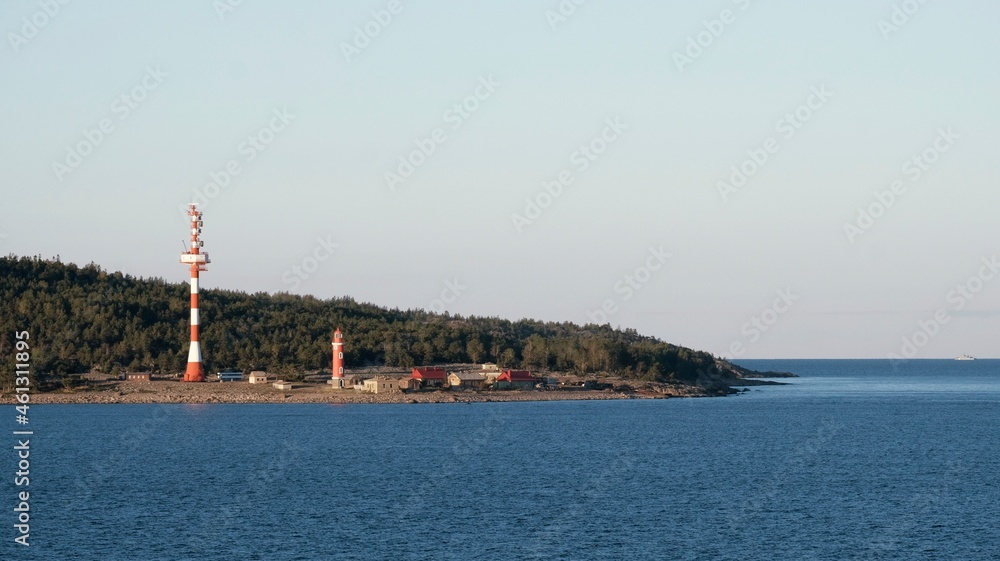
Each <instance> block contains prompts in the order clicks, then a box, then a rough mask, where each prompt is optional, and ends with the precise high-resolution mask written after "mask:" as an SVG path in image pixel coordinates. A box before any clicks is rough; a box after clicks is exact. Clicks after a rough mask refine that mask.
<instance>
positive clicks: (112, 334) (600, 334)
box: [0, 255, 728, 382]
mask: <svg viewBox="0 0 1000 561" xmlns="http://www.w3.org/2000/svg"><path fill="white" fill-rule="evenodd" d="M188 292H189V289H188V285H187V284H186V283H168V282H165V281H164V280H162V279H143V278H136V277H132V276H130V275H125V274H122V273H117V272H115V273H109V272H106V271H104V270H102V269H101V268H100V267H98V266H97V265H94V264H90V265H87V266H84V267H79V266H76V265H73V264H64V263H61V262H59V261H58V260H44V259H41V258H40V257H33V258H28V257H16V256H13V255H11V256H7V257H2V258H0V324H2V325H0V333H2V336H0V357H2V364H3V367H4V370H3V375H4V376H5V377H7V376H9V374H10V373H11V372H12V370H13V362H14V361H13V344H14V333H15V332H19V331H23V330H26V331H28V332H30V336H31V343H32V366H33V368H34V370H35V371H36V372H37V373H40V374H43V375H46V374H47V375H60V374H73V373H81V372H87V371H101V372H114V371H116V370H117V369H128V370H131V371H152V372H158V373H163V374H167V373H174V372H180V371H182V370H183V369H184V366H185V363H186V361H187V347H188V345H187V340H188V333H189V328H188V317H189V313H188V305H189V296H188ZM200 307H201V311H202V318H203V326H202V332H201V340H202V342H203V343H202V345H203V346H202V348H203V349H204V360H205V366H206V368H207V369H208V370H209V371H215V370H219V369H223V368H229V367H235V368H239V369H242V370H250V369H261V370H263V369H266V370H270V371H273V372H277V373H292V372H301V371H306V370H319V369H322V368H329V364H330V357H331V354H330V353H331V347H330V338H331V334H332V332H333V330H334V328H335V327H337V326H339V327H340V328H341V329H342V330H343V331H344V334H345V338H346V342H347V353H346V359H347V363H348V365H351V366H363V365H383V364H384V365H387V366H402V367H408V366H412V365H431V364H436V363H468V362H471V363H479V362H497V363H499V364H500V365H501V366H504V367H523V368H527V369H536V370H537V369H551V370H555V371H564V372H575V373H579V374H589V373H597V372H607V373H611V374H618V375H621V376H624V377H628V378H635V379H643V380H649V381H664V382H666V381H678V382H696V381H699V380H704V378H705V376H706V373H713V372H717V369H716V361H715V359H714V358H713V357H712V356H711V355H710V354H708V353H704V352H696V351H692V350H690V349H686V348H683V347H677V346H674V345H670V344H668V343H665V342H663V341H660V340H658V339H655V338H653V337H644V336H641V335H639V334H638V333H636V332H635V331H634V330H624V331H622V330H615V329H612V328H611V327H609V326H596V325H587V326H579V325H575V324H572V323H547V322H540V321H532V320H520V321H509V320H504V319H499V318H484V317H461V316H453V315H448V314H445V315H439V314H433V313H429V312H425V311H422V310H405V311H403V310H398V309H386V308H381V307H378V306H374V305H371V304H363V303H358V302H356V301H354V300H353V299H351V298H335V299H330V300H319V299H317V298H314V297H311V296H294V295H289V294H275V295H270V294H267V293H257V294H246V293H244V292H237V291H231V290H202V292H201V298H200ZM724 370H726V371H727V372H728V368H725V367H724ZM713 377H715V376H713Z"/></svg>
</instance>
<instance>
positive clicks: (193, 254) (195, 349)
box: [181, 203, 211, 382]
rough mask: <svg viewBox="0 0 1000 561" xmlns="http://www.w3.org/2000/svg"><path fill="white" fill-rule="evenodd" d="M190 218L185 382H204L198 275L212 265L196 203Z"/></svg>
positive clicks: (190, 207) (184, 260) (186, 259)
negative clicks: (188, 318)
mask: <svg viewBox="0 0 1000 561" xmlns="http://www.w3.org/2000/svg"><path fill="white" fill-rule="evenodd" d="M188 216H189V217H191V247H190V249H188V251H187V252H186V253H182V254H181V263H183V264H185V265H190V267H191V348H190V350H189V351H188V362H187V370H186V371H185V372H184V381H185V382H204V381H205V369H204V368H203V367H202V365H201V345H200V344H199V343H198V327H199V325H200V324H201V318H200V317H199V315H198V273H200V272H201V271H205V270H207V268H206V265H208V264H209V263H211V261H209V259H208V253H202V251H201V248H202V247H204V246H205V242H203V241H201V226H202V221H201V212H200V211H199V210H198V205H197V204H196V203H191V204H189V205H188Z"/></svg>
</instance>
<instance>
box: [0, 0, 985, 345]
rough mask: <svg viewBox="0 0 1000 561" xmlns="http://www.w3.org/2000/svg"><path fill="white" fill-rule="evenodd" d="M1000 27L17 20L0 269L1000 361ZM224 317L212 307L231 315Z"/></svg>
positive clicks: (423, 11) (390, 18) (962, 8)
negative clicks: (28, 259) (188, 207)
mask: <svg viewBox="0 0 1000 561" xmlns="http://www.w3.org/2000/svg"><path fill="white" fill-rule="evenodd" d="M997 21H1000V4H997V3H996V2H989V1H986V0H967V1H953V2H941V1H924V2H918V1H916V0H906V1H899V0H842V1H840V2H802V1H798V2H793V1H791V0H772V1H769V2H763V1H758V0H713V1H704V2H683V3H681V2H661V1H646V0H632V1H621V2H606V1H598V0H562V1H559V0H547V1H537V2H536V1H528V0H504V1H503V2H501V1H494V2H458V1H451V2H446V1H433V0H426V1H423V2H418V1H409V0H398V1H395V0H394V1H389V0H375V1H367V0H365V1H361V0H359V1H352V2H319V1H314V2H309V1H295V2H265V1H262V0H244V1H239V0H217V1H212V0H198V1H194V0H185V1H178V2H169V3H168V2H157V3H151V2H108V1H97V0H92V1H82V0H77V1H73V2H68V3H65V4H64V3H62V2H60V1H59V0H47V1H46V0H41V1H39V0H36V1H12V2H5V3H4V7H3V8H2V12H0V31H2V32H3V34H4V36H5V43H6V44H5V45H4V46H2V47H0V78H2V83H3V87H2V94H0V95H2V98H0V99H2V103H0V122H2V123H3V124H4V134H2V135H0V157H2V159H3V166H0V190H2V200H3V204H2V205H0V253H3V254H9V253H13V254H17V255H42V256H43V257H53V256H56V255H58V256H59V257H60V258H61V259H62V260H63V261H64V262H75V263H79V264H85V263H89V262H95V263H97V264H99V265H101V266H102V267H105V268H107V269H110V270H120V271H123V272H126V273H129V274H132V275H136V276H144V277H161V278H164V279H167V280H171V281H177V282H180V281H184V280H186V278H187V276H188V271H187V269H186V268H185V267H184V266H182V265H181V264H180V263H179V262H178V260H179V254H180V253H181V251H182V249H183V247H184V240H185V238H186V236H187V234H188V231H187V228H188V223H187V219H186V218H185V217H184V216H183V214H182V212H181V210H180V209H181V208H182V207H183V206H184V204H185V203H187V202H189V201H191V200H196V201H198V202H200V203H201V206H202V209H203V212H204V230H203V236H202V238H203V240H204V241H205V250H206V251H207V252H208V253H209V255H210V256H211V259H212V264H211V265H209V268H208V271H207V272H206V273H203V274H202V280H201V283H202V286H203V287H207V288H214V287H219V288H227V289H235V290H243V291H247V292H259V291H266V292H271V293H274V292H280V291H287V292H292V293H297V294H313V295H316V296H317V297H320V298H330V297H339V296H351V297H354V298H356V299H357V300H360V301H365V302H371V303H375V304H378V305H384V306H389V307H398V308H402V309H408V308H423V309H430V310H435V311H441V310H447V311H448V312H451V313H456V314H462V315H479V316H500V317H505V318H510V319H519V318H524V317H528V318H536V319H541V320H551V321H572V322H576V323H586V322H595V323H602V324H603V323H610V324H611V325H612V326H615V327H619V326H620V327H622V328H634V329H636V330H638V331H639V332H641V333H644V334H648V335H653V336H656V337H659V338H661V339H664V340H666V341H669V342H671V343H675V344H679V345H684V346H688V347H692V348H695V349H699V350H705V351H709V352H712V353H714V354H716V355H718V356H722V357H726V358H886V357H894V358H895V357H899V358H935V357H954V356H958V355H960V354H971V355H974V356H977V357H998V356H1000V338H998V336H997V333H998V329H997V328H998V327H1000V259H998V258H997V255H998V250H1000V247H998V246H1000V244H998V240H997V236H996V235H995V231H996V226H995V225H996V224H997V223H998V220H997V212H998V211H997V209H1000V189H998V186H1000V182H998V180H1000V171H998V169H997V167H996V165H995V161H996V149H997V147H1000V104H998V103H997V101H996V100H997V93H998V92H1000V65H998V62H1000V35H998V34H997V33H995V29H994V28H995V22H997ZM210 321H211V318H205V323H206V324H207V323H209V322H210Z"/></svg>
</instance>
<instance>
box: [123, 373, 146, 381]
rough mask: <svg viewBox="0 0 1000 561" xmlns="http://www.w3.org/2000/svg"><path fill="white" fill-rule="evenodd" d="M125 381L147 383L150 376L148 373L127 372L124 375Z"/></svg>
mask: <svg viewBox="0 0 1000 561" xmlns="http://www.w3.org/2000/svg"><path fill="white" fill-rule="evenodd" d="M125 379H126V380H128V381H129V382H148V381H150V375H149V372H128V373H126V374H125Z"/></svg>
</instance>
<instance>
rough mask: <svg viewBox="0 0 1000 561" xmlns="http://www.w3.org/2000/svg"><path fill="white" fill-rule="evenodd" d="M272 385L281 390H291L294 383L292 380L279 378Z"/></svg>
mask: <svg viewBox="0 0 1000 561" xmlns="http://www.w3.org/2000/svg"><path fill="white" fill-rule="evenodd" d="M271 385H272V386H274V387H275V388H276V389H279V390H290V389H292V383H291V382H286V381H284V380H278V381H277V382H275V383H273V384H271Z"/></svg>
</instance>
